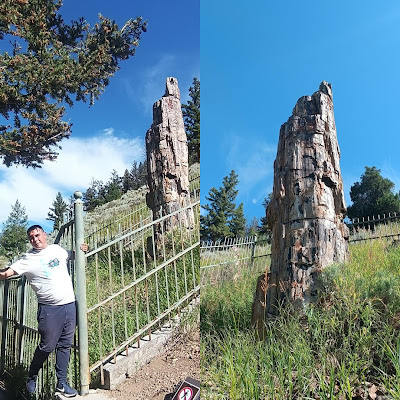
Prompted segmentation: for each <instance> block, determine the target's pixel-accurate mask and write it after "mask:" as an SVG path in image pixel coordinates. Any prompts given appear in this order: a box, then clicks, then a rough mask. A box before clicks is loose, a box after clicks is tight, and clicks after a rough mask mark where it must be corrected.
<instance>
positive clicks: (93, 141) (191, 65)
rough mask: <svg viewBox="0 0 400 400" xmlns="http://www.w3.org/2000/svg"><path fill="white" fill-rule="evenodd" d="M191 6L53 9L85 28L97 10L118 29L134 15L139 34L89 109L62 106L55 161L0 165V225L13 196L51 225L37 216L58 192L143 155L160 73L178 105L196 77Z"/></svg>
mask: <svg viewBox="0 0 400 400" xmlns="http://www.w3.org/2000/svg"><path fill="white" fill-rule="evenodd" d="M199 11H200V7H199V0H191V1H185V0H174V1H172V2H167V1H163V0H154V1H151V2H150V1H146V0H137V1H130V0H119V1H114V2H110V1H105V0H85V1H84V2H83V1H78V0H64V5H63V6H62V8H61V14H62V15H63V16H64V18H65V20H66V21H68V22H69V21H70V20H71V19H78V18H80V17H81V16H83V17H84V18H85V19H86V20H87V21H88V22H89V23H90V24H91V25H93V24H94V23H95V21H96V20H97V16H98V14H99V13H101V14H102V15H104V16H107V17H109V18H111V19H114V20H115V21H116V22H117V23H118V24H119V25H120V27H122V26H123V25H124V23H125V22H126V21H127V20H128V19H129V18H135V17H137V16H142V17H143V18H144V19H147V20H148V26H147V32H146V33H144V34H143V35H142V39H141V41H140V45H139V47H138V49H137V51H136V55H135V56H134V57H133V58H131V59H130V60H127V61H124V62H122V63H121V70H120V71H118V72H117V73H116V75H115V76H114V77H113V78H111V81H110V85H109V86H108V87H107V88H106V91H105V93H103V95H102V96H101V98H100V100H99V101H97V102H96V103H95V105H94V106H92V107H89V106H88V104H81V103H75V106H74V107H73V108H72V109H67V116H66V119H67V120H70V121H71V122H72V123H73V127H72V135H71V137H70V139H68V140H64V141H63V142H62V143H61V145H62V147H63V149H62V150H61V152H60V156H59V158H58V161H57V162H52V163H51V162H47V163H45V165H44V166H43V168H42V169H36V170H33V169H27V168H25V167H22V166H18V167H11V168H6V167H5V166H4V165H0V229H1V223H2V222H4V221H5V220H6V219H7V217H8V215H9V213H10V211H11V206H12V205H13V204H15V201H16V200H17V199H18V200H19V201H20V203H21V204H22V205H23V206H24V207H25V208H26V211H27V214H28V217H29V220H30V222H31V223H40V224H42V225H43V226H44V227H45V228H46V229H47V230H48V231H49V230H51V227H52V223H51V222H50V221H46V220H45V218H46V217H47V212H48V211H49V208H50V207H51V205H52V202H53V201H54V199H55V197H56V195H57V192H58V191H60V192H61V193H62V195H63V196H64V198H65V199H68V198H69V197H70V196H71V195H72V194H73V192H74V191H75V190H81V191H85V190H86V189H87V187H88V186H89V185H90V181H91V180H92V178H95V179H101V180H103V181H104V182H105V181H107V180H108V179H109V178H110V175H111V172H112V170H113V169H116V170H117V171H118V173H119V175H122V174H123V172H124V171H125V169H126V168H128V169H130V167H131V166H132V163H133V161H135V160H136V161H137V162H140V161H143V160H144V158H145V148H144V137H145V134H146V131H147V130H148V129H149V128H150V126H151V123H152V106H153V103H154V102H155V101H157V100H158V99H159V98H160V97H161V96H162V95H163V94H164V92H165V81H166V78H167V77H168V76H174V77H176V78H177V79H178V83H179V88H180V91H181V100H182V102H183V103H185V102H186V101H187V100H188V89H189V87H190V86H191V84H192V81H193V78H194V77H197V78H198V79H200V27H199V26H200V21H199ZM0 46H1V47H0V49H2V50H4V49H5V46H6V44H5V43H2V42H0ZM0 118H2V117H0Z"/></svg>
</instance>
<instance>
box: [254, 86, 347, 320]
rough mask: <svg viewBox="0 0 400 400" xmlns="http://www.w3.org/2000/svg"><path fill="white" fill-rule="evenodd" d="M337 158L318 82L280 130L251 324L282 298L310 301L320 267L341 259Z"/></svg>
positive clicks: (328, 101) (327, 101)
mask: <svg viewBox="0 0 400 400" xmlns="http://www.w3.org/2000/svg"><path fill="white" fill-rule="evenodd" d="M339 159H340V151H339V145H338V141H337V136H336V126H335V119H334V115H333V100H332V88H331V85H330V84H329V83H327V82H322V83H321V85H320V87H319V90H318V91H317V92H315V93H314V94H313V95H312V96H304V97H301V98H300V99H299V100H298V101H297V104H296V106H295V107H294V109H293V114H292V116H291V117H290V118H289V119H288V121H287V122H286V123H284V124H283V125H282V126H281V129H280V133H279V143H278V152H277V156H276V160H275V163H274V186H273V197H272V199H271V202H270V204H269V206H268V209H267V220H268V223H269V225H270V227H271V228H272V249H271V253H272V254H271V268H270V273H269V274H268V275H263V276H261V277H260V278H259V282H258V285H257V287H258V290H257V292H258V294H256V298H255V303H254V305H253V323H256V322H257V321H259V322H260V319H261V318H262V319H263V320H264V318H265V315H257V310H258V314H260V311H261V310H262V309H263V311H264V314H266V315H268V314H277V313H278V309H277V305H278V303H279V302H280V301H281V300H283V299H289V300H290V301H292V302H294V304H295V306H296V307H297V308H303V307H304V306H306V305H307V304H308V303H310V302H313V301H315V300H316V295H317V278H318V275H319V273H320V272H321V270H322V269H323V268H324V267H325V266H327V265H329V264H332V263H334V262H344V261H345V260H346V258H347V254H348V228H347V226H346V225H345V224H344V223H343V219H344V217H345V213H346V206H345V202H344V193H343V181H342V176H341V172H340V166H339ZM262 288H264V292H263V290H262ZM257 296H258V297H257ZM261 303H263V307H260V304H261Z"/></svg>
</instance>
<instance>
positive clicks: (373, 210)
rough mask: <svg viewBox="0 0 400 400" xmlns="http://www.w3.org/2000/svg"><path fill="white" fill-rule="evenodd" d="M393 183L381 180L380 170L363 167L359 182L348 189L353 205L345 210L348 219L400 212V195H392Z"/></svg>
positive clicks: (385, 179) (384, 179)
mask: <svg viewBox="0 0 400 400" xmlns="http://www.w3.org/2000/svg"><path fill="white" fill-rule="evenodd" d="M393 190H394V183H393V182H392V181H391V180H389V179H387V178H383V177H382V175H381V170H380V169H377V168H376V167H365V172H364V174H363V175H361V181H360V182H356V183H355V184H354V185H353V186H352V187H351V188H350V198H351V201H352V202H353V204H352V205H351V206H350V207H348V208H347V215H348V216H349V218H356V217H366V216H373V215H383V214H388V213H393V212H400V194H399V193H393Z"/></svg>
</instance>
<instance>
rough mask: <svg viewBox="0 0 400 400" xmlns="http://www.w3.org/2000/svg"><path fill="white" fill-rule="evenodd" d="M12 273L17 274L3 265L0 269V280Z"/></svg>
mask: <svg viewBox="0 0 400 400" xmlns="http://www.w3.org/2000/svg"><path fill="white" fill-rule="evenodd" d="M14 275H18V274H17V273H16V272H15V271H14V270H13V269H11V268H10V267H5V268H1V269H0V280H2V281H4V280H5V279H7V278H10V277H12V276H14Z"/></svg>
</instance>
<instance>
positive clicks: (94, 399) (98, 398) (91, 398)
mask: <svg viewBox="0 0 400 400" xmlns="http://www.w3.org/2000/svg"><path fill="white" fill-rule="evenodd" d="M55 398H56V399H59V400H65V399H67V397H65V396H63V395H62V394H61V393H56V395H55ZM69 398H70V397H69ZM73 399H85V400H116V399H115V397H108V396H107V395H106V394H105V393H104V391H98V390H94V389H90V390H89V394H88V395H86V396H79V395H78V396H76V397H73ZM0 400H1V398H0Z"/></svg>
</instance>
